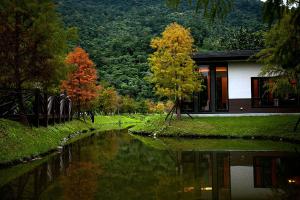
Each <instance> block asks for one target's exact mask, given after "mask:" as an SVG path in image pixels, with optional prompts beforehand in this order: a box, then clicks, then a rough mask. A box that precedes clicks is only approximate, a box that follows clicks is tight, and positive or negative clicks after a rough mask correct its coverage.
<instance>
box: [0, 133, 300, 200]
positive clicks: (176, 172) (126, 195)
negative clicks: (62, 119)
mask: <svg viewBox="0 0 300 200" xmlns="http://www.w3.org/2000/svg"><path fill="white" fill-rule="evenodd" d="M168 142H169V143H170V140H169V141H168ZM177 143H178V142H177ZM179 143H180V142H179ZM185 143H186V141H185ZM206 143H209V140H207V141H206ZM187 146H188V145H186V144H185V145H184V146H180V145H179V146H178V145H177V147H176V148H173V147H171V145H168V144H167V142H164V140H154V139H144V140H143V139H140V138H139V137H134V136H131V135H129V134H127V133H126V132H109V133H106V134H98V135H93V136H91V137H89V138H85V139H83V140H81V141H79V142H76V143H73V144H71V145H68V146H66V147H64V149H63V151H62V152H61V153H56V154H55V155H51V156H48V157H47V158H45V159H44V160H41V161H36V162H37V163H30V164H25V165H19V166H16V167H13V168H9V169H2V170H0V199H1V200H2V199H3V200H6V199H55V200H56V199H72V200H73V199H105V200H106V199H138V200H140V199H141V200H142V199H145V200H147V199H172V200H173V199H178V200H179V199H220V200H221V199H300V157H299V153H296V152H295V151H290V152H287V151H284V152H282V151H253V150H251V151H236V150H235V151H226V150H218V151H211V150H203V149H202V150H199V149H197V148H194V146H193V145H192V147H191V148H188V147H187ZM34 164H35V165H36V166H34ZM14 176H15V177H14ZM12 177H13V178H12Z"/></svg>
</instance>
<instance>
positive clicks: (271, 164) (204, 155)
mask: <svg viewBox="0 0 300 200" xmlns="http://www.w3.org/2000/svg"><path fill="white" fill-rule="evenodd" d="M176 160H177V172H178V176H179V177H180V179H181V185H180V190H179V191H180V192H181V194H182V196H181V197H182V199H220V200H221V199H272V197H274V196H276V192H275V193H274V191H276V190H274V189H272V188H277V189H280V190H279V191H281V192H284V191H287V189H295V191H297V190H299V186H300V182H299V180H300V172H299V170H298V169H299V168H300V162H299V160H297V159H295V157H287V156H286V155H284V154H280V153H277V154H274V152H271V153H269V152H252V153H251V152H247V153H243V152H194V151H183V152H177V156H176ZM294 195H296V196H298V197H300V193H299V192H298V193H294Z"/></svg>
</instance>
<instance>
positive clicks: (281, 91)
mask: <svg viewBox="0 0 300 200" xmlns="http://www.w3.org/2000/svg"><path fill="white" fill-rule="evenodd" d="M295 12H297V13H295ZM299 16H300V15H299V8H298V9H297V10H294V11H291V12H289V13H286V14H285V15H284V16H283V17H282V18H281V19H280V20H279V21H278V23H276V24H275V25H274V26H273V27H272V29H271V30H270V31H269V32H268V33H267V34H266V36H265V45H266V48H265V49H263V50H261V51H260V52H259V53H258V54H257V55H256V56H257V57H258V58H259V60H258V61H259V62H260V63H262V64H263V69H262V74H263V75H268V76H273V77H274V78H273V80H272V82H271V83H270V84H268V85H267V87H268V89H269V90H270V92H272V93H274V94H276V95H278V96H281V97H284V96H286V95H289V94H294V95H298V96H299V94H300V57H299V55H300V45H299V44H300V23H298V24H297V23H295V21H298V22H300V17H299ZM291 83H294V84H291ZM299 122H300V118H299V120H298V122H297V124H296V126H295V130H296V128H297V126H298V124H299Z"/></svg>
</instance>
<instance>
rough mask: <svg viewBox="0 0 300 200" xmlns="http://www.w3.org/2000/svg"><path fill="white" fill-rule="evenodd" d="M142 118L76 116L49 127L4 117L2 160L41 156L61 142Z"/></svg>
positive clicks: (122, 126)
mask: <svg viewBox="0 0 300 200" xmlns="http://www.w3.org/2000/svg"><path fill="white" fill-rule="evenodd" d="M137 122H140V120H139V119H138V118H134V117H130V116H96V117H95V123H94V124H92V123H91V122H90V121H89V120H87V121H86V122H84V121H81V120H73V121H71V122H66V123H64V124H56V125H54V126H48V127H47V128H46V127H39V128H36V127H32V128H31V127H27V126H24V125H22V124H20V123H19V122H15V121H11V120H6V119H0V147H1V148H0V164H1V163H2V164H3V163H10V162H12V161H16V160H20V161H28V160H31V159H34V158H38V157H39V155H41V154H45V153H47V152H49V151H51V150H55V149H57V147H58V146H61V145H64V144H67V143H71V142H74V141H76V140H79V139H81V138H83V137H87V136H89V135H91V134H93V133H96V132H102V131H108V130H118V129H125V128H128V127H131V126H132V125H133V124H135V123H137Z"/></svg>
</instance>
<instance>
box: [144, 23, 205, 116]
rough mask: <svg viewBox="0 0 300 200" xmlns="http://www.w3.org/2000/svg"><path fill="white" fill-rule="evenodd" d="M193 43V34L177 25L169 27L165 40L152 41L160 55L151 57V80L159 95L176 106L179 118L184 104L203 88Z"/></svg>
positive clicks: (163, 37)
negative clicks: (195, 60)
mask: <svg viewBox="0 0 300 200" xmlns="http://www.w3.org/2000/svg"><path fill="white" fill-rule="evenodd" d="M193 41H194V40H193V38H192V36H191V34H190V31H189V30H188V29H185V28H184V27H182V26H181V25H179V24H177V23H172V24H170V25H169V26H167V27H166V29H165V31H164V32H163V33H162V37H157V38H154V39H153V40H152V41H151V47H152V48H153V49H155V50H156V51H155V52H154V53H153V54H151V55H150V57H149V64H150V68H151V71H152V75H151V77H150V80H151V81H152V82H153V83H154V84H155V90H156V94H158V95H160V96H163V97H168V98H169V99H170V100H172V101H173V102H174V104H175V106H174V107H175V108H176V111H177V118H180V102H181V100H183V98H189V97H190V96H191V94H192V93H193V92H195V91H197V90H199V89H200V85H201V84H200V81H198V80H199V79H198V76H197V75H196V72H195V69H194V67H195V62H194V61H193V59H192V58H191V53H192V50H193V49H192V45H193Z"/></svg>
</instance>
